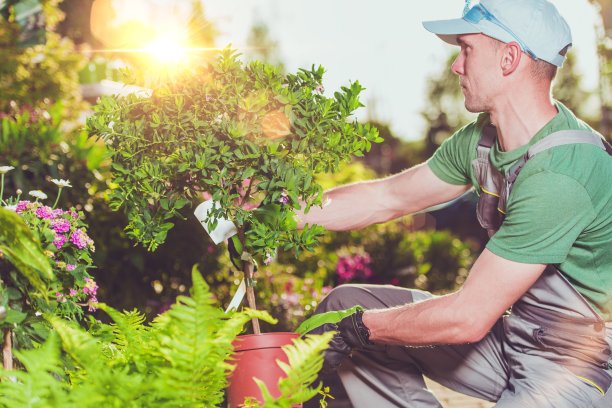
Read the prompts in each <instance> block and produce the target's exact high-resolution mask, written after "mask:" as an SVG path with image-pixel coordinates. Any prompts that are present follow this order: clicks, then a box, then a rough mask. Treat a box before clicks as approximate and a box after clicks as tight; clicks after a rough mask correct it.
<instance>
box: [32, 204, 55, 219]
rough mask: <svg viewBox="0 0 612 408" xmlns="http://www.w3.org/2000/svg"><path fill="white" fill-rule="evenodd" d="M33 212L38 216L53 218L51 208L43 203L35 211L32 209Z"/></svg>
mask: <svg viewBox="0 0 612 408" xmlns="http://www.w3.org/2000/svg"><path fill="white" fill-rule="evenodd" d="M34 214H36V216H37V217H38V218H41V219H44V220H50V219H52V218H53V208H51V207H49V206H46V205H43V206H42V207H38V208H37V209H36V211H34Z"/></svg>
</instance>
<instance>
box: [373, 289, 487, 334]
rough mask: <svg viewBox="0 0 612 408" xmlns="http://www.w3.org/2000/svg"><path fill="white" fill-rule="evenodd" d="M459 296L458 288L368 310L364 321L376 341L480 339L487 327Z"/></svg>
mask: <svg viewBox="0 0 612 408" xmlns="http://www.w3.org/2000/svg"><path fill="white" fill-rule="evenodd" d="M458 297H459V293H458V292H457V293H453V294H450V295H446V296H440V297H435V298H431V299H427V300H424V301H421V302H417V303H411V304H407V305H404V306H398V307H394V308H389V309H379V310H368V311H366V312H365V313H364V315H363V322H364V324H365V325H366V326H367V327H368V328H369V329H370V340H371V341H373V342H375V343H383V344H398V345H406V346H429V345H439V344H464V343H471V342H475V341H478V340H480V338H481V337H482V335H483V334H484V332H486V330H483V328H482V327H481V325H480V326H479V324H478V323H479V322H478V321H477V320H476V319H474V318H473V316H469V315H466V313H465V312H464V311H462V309H461V308H460V307H458Z"/></svg>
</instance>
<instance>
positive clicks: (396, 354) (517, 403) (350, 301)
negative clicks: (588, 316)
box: [305, 285, 612, 408]
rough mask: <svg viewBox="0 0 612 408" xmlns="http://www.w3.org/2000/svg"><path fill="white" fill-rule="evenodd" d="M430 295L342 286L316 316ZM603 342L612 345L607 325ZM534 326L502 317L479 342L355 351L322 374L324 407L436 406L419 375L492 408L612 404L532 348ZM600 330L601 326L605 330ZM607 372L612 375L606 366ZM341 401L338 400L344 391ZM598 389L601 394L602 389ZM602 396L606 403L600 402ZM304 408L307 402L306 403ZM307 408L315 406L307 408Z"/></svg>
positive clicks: (610, 327)
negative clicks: (328, 391) (326, 395)
mask: <svg viewBox="0 0 612 408" xmlns="http://www.w3.org/2000/svg"><path fill="white" fill-rule="evenodd" d="M431 296H432V295H431V294H430V293H428V292H423V291H418V290H409V289H404V288H399V287H395V286H390V285H385V286H382V285H343V286H339V287H337V288H335V289H334V290H333V291H332V292H331V293H330V294H329V295H328V296H327V297H326V298H325V299H324V300H323V301H322V302H321V304H320V305H319V307H318V308H317V312H319V313H320V312H325V311H330V310H341V309H346V308H349V307H351V306H354V305H355V304H360V305H362V306H364V307H365V308H367V309H376V308H385V307H392V306H397V305H404V304H407V303H412V302H418V301H420V300H424V299H427V298H429V297H431ZM606 326H607V330H606V331H605V334H604V337H605V339H606V341H607V343H608V344H610V345H612V325H611V324H609V323H608V324H607V325H606ZM538 329H539V325H538V324H536V323H534V322H531V321H528V320H525V319H523V318H522V317H519V316H518V315H517V314H511V315H506V316H503V317H502V318H501V319H500V320H498V321H497V323H496V324H495V325H494V327H493V328H492V329H491V331H490V332H489V333H488V335H487V336H486V337H485V338H484V339H483V340H481V341H480V342H478V343H474V344H465V345H446V346H432V347H404V346H389V345H376V346H373V347H372V348H370V349H368V350H362V351H359V352H357V351H355V352H354V353H353V355H352V356H351V358H350V359H347V360H346V361H345V362H344V363H343V365H342V366H341V367H340V369H339V370H338V376H339V379H340V380H341V383H342V385H343V387H342V386H340V384H339V383H338V384H336V385H335V386H334V382H336V381H337V378H338V376H335V375H333V374H332V375H331V376H330V377H327V378H325V377H322V379H323V380H324V382H325V383H326V384H328V385H331V386H332V395H334V396H336V399H335V400H328V402H329V404H330V405H329V406H330V407H350V406H354V407H357V408H361V407H364V408H365V407H368V408H371V407H374V408H387V407H410V408H420V407H441V406H442V405H441V404H440V403H439V401H438V400H437V399H436V397H435V396H434V395H433V394H432V393H431V392H430V391H429V390H428V389H427V387H426V385H425V382H424V381H423V375H425V376H427V377H428V378H430V379H432V380H434V381H436V382H438V383H440V384H442V385H444V386H446V387H448V388H450V389H452V390H454V391H457V392H460V393H463V394H467V395H470V396H473V397H477V398H481V399H484V400H488V401H496V402H497V404H496V407H499V408H501V407H504V408H508V407H512V408H515V407H520V408H546V407H551V408H552V407H554V408H566V407H567V408H569V407H572V408H575V407H580V408H582V407H602V408H603V407H608V408H610V407H612V404H611V403H610V402H609V400H610V398H611V397H610V396H611V395H612V392H606V394H607V395H605V397H604V395H603V393H602V389H601V387H597V386H596V384H594V383H592V382H591V381H590V380H589V379H588V378H584V377H583V378H580V377H579V376H577V375H576V374H575V373H573V372H571V371H569V370H568V369H567V368H566V367H565V366H563V365H561V364H558V363H557V362H554V361H553V360H554V358H550V356H548V355H547V354H546V352H542V353H540V352H539V350H538V347H537V346H533V344H532V343H533V342H532V339H533V333H535V332H537V330H538ZM604 330H605V329H604ZM606 375H612V372H611V371H610V368H609V367H608V369H607V373H606ZM342 388H344V389H345V390H346V394H347V395H348V398H344V399H343V390H342ZM603 391H608V390H607V389H606V390H603ZM604 398H606V399H607V401H604ZM305 406H311V405H305ZM312 406H314V405H312Z"/></svg>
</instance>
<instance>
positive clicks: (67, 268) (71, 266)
mask: <svg viewBox="0 0 612 408" xmlns="http://www.w3.org/2000/svg"><path fill="white" fill-rule="evenodd" d="M75 269H76V265H73V264H67V265H66V270H67V271H74V270H75Z"/></svg>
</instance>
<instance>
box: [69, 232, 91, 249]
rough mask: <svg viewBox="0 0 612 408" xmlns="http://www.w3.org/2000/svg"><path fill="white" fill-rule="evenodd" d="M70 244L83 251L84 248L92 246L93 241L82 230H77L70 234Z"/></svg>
mask: <svg viewBox="0 0 612 408" xmlns="http://www.w3.org/2000/svg"><path fill="white" fill-rule="evenodd" d="M70 242H72V243H73V244H74V245H75V246H76V247H77V248H79V249H84V248H85V247H86V246H88V245H91V246H93V241H92V240H91V238H89V236H87V233H86V232H85V231H83V229H82V228H81V229H77V230H74V231H73V232H72V234H70Z"/></svg>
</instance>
